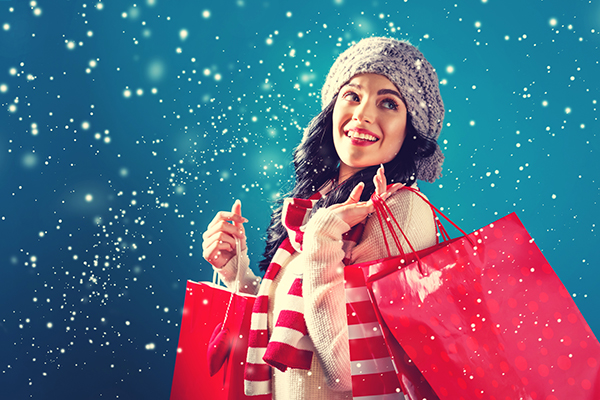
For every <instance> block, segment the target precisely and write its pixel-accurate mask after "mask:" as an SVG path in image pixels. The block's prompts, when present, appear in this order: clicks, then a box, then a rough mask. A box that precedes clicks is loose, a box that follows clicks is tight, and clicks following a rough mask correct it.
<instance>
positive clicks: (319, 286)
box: [219, 190, 436, 400]
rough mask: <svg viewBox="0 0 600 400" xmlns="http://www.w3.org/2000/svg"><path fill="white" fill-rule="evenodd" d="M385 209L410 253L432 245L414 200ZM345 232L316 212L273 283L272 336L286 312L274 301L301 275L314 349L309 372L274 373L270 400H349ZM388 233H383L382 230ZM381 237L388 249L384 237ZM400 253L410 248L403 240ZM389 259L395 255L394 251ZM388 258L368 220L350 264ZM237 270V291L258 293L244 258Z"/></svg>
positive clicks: (233, 264) (228, 279)
mask: <svg viewBox="0 0 600 400" xmlns="http://www.w3.org/2000/svg"><path fill="white" fill-rule="evenodd" d="M387 204H388V206H389V207H390V209H391V210H392V213H393V215H394V217H395V218H396V220H397V221H398V223H399V224H400V226H401V227H402V229H403V230H404V233H405V234H406V236H407V237H408V239H409V240H410V242H411V244H412V245H413V247H414V248H415V250H421V249H424V248H427V247H430V246H433V245H435V243H436V234H435V232H436V231H435V225H434V221H433V213H432V211H431V209H430V207H429V206H428V205H427V204H426V203H425V202H424V201H423V200H421V199H420V198H419V197H418V196H417V195H416V194H414V193H411V192H409V191H403V190H401V191H399V192H397V193H395V194H394V195H392V196H391V197H390V198H389V199H388V200H387ZM349 229H350V226H348V224H346V223H345V222H344V221H342V220H341V219H340V218H339V217H337V216H336V215H335V214H334V213H332V212H331V211H329V210H327V209H320V210H318V211H317V212H316V213H315V215H314V216H313V217H312V218H311V220H310V221H309V223H308V224H307V227H306V232H305V234H304V242H303V250H302V252H301V253H295V254H294V255H293V256H292V257H290V258H289V262H288V263H287V264H286V265H284V266H282V269H281V271H280V272H279V274H278V275H277V278H276V279H275V280H274V281H273V284H272V285H271V288H270V293H269V321H268V326H269V332H271V331H272V329H273V325H274V323H275V321H277V317H278V315H279V312H280V311H281V310H282V309H284V308H285V307H284V306H283V305H282V304H280V303H281V302H278V301H277V298H278V297H280V298H284V297H285V293H283V292H284V291H285V288H289V287H290V284H291V281H293V280H294V279H295V278H296V277H297V275H299V274H302V275H303V286H302V291H303V297H304V317H305V319H306V325H307V327H308V333H309V335H310V338H311V339H312V342H313V345H314V357H313V361H312V366H311V368H310V370H300V369H288V370H287V371H286V372H281V371H279V370H278V369H276V368H273V376H272V393H273V399H274V400H338V399H352V383H351V375H350V354H349V345H348V325H347V320H346V305H345V296H344V272H343V268H344V264H343V263H342V259H343V258H344V256H345V254H344V250H343V249H342V234H343V233H344V232H346V231H348V230H349ZM386 232H387V229H386ZM386 237H387V238H388V241H389V242H390V246H391V247H392V248H393V241H392V239H391V235H390V234H389V232H388V233H387V235H386ZM402 247H403V249H404V251H405V252H407V253H409V252H410V251H411V250H410V247H409V246H408V245H407V244H406V243H405V242H404V240H403V239H402ZM392 255H398V252H397V250H395V249H393V251H392ZM385 257H388V253H387V250H386V247H385V243H384V240H383V235H382V232H381V227H380V225H379V222H378V220H377V217H376V216H373V217H371V218H369V220H368V221H367V224H366V226H365V230H364V232H363V235H362V238H361V240H360V242H359V243H358V244H357V246H356V247H354V249H353V250H352V254H351V255H350V259H351V260H352V262H353V263H361V262H365V261H373V260H377V259H380V258H385ZM241 264H242V265H241V266H240V267H241V268H244V269H245V270H246V271H247V272H246V274H245V276H244V277H243V278H242V282H241V283H242V285H241V287H242V288H243V289H242V290H243V291H245V292H248V293H254V294H255V293H256V292H257V291H258V282H259V281H260V278H257V277H256V276H255V275H254V273H253V272H252V271H251V270H250V269H249V268H248V265H249V259H248V256H247V254H245V253H244V254H243V255H242V258H241ZM237 268H238V265H237V261H236V260H235V257H234V259H232V260H231V261H230V262H229V263H228V264H227V265H225V266H224V267H223V268H222V269H220V270H219V272H220V274H221V277H222V278H223V281H224V282H225V283H226V284H227V285H228V286H230V285H232V284H233V280H234V279H235V275H236V272H237Z"/></svg>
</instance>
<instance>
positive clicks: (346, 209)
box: [329, 165, 404, 227]
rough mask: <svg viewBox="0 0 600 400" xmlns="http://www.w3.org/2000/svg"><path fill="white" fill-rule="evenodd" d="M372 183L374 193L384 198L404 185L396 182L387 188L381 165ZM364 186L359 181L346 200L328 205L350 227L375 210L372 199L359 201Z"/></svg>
mask: <svg viewBox="0 0 600 400" xmlns="http://www.w3.org/2000/svg"><path fill="white" fill-rule="evenodd" d="M373 183H374V184H375V193H377V194H378V195H379V196H380V197H381V198H382V199H384V200H385V199H387V198H388V197H389V196H391V195H392V194H393V193H395V192H396V191H398V190H399V189H400V188H402V187H403V186H404V184H402V183H396V184H394V185H392V186H391V187H390V188H389V189H387V188H386V187H387V179H386V178H385V173H384V169H383V165H382V166H381V167H379V169H378V170H377V173H376V174H375V176H374V177H373ZM364 188H365V184H364V183H362V182H360V183H359V184H358V185H356V187H355V188H354V189H353V190H352V193H350V196H349V197H348V200H346V201H345V202H343V203H341V204H334V205H332V206H330V207H329V209H330V210H332V211H333V212H334V213H336V214H337V215H338V217H340V218H341V219H342V220H343V221H344V222H346V223H347V224H348V225H350V226H351V227H352V226H354V225H356V224H358V223H360V222H362V221H363V220H364V219H365V218H367V215H369V214H370V213H372V212H374V211H375V207H374V206H373V202H372V200H370V199H369V201H360V196H361V194H362V191H363V189H364Z"/></svg>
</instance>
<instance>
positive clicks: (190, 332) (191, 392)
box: [171, 281, 266, 400]
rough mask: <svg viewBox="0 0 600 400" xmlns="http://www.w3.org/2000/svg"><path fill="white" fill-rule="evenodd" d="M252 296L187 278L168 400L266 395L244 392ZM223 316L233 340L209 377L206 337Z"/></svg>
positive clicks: (221, 321) (210, 334)
mask: <svg viewBox="0 0 600 400" xmlns="http://www.w3.org/2000/svg"><path fill="white" fill-rule="evenodd" d="M254 299H255V297H254V296H251V295H245V294H242V293H237V294H236V293H232V292H231V291H230V290H228V289H227V288H225V287H222V286H218V285H216V284H214V283H210V282H200V283H196V282H192V281H188V283H187V288H186V295H185V303H184V306H183V317H182V319H181V327H180V332H179V344H178V346H177V356H176V360H175V371H174V374H173V384H172V387H171V400H195V399H198V400H200V399H211V400H221V399H228V400H234V399H246V398H252V399H255V400H256V399H266V397H263V396H252V397H246V396H244V365H245V363H246V352H247V349H248V333H249V331H250V318H251V315H252V305H253V304H254ZM225 315H227V318H226V319H225ZM223 321H225V324H224V325H225V328H227V329H229V334H230V335H232V337H233V338H234V340H233V341H232V347H231V350H230V353H229V357H228V359H227V360H226V361H225V363H224V364H223V367H222V368H221V369H220V370H219V371H218V372H217V373H216V374H215V375H214V376H212V377H211V376H210V373H209V365H208V361H207V351H208V348H209V340H210V339H211V336H213V333H214V332H215V327H216V326H217V325H218V324H220V323H223Z"/></svg>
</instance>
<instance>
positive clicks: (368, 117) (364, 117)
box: [352, 101, 375, 124]
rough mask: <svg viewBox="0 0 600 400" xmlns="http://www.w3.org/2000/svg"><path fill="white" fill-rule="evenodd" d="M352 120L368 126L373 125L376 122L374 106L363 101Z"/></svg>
mask: <svg viewBox="0 0 600 400" xmlns="http://www.w3.org/2000/svg"><path fill="white" fill-rule="evenodd" d="M352 119H354V120H355V121H358V122H364V123H367V124H371V123H373V121H374V120H375V111H374V109H373V106H372V105H371V104H370V102H368V101H363V102H361V103H360V104H359V105H357V106H356V108H355V109H354V114H353V115H352Z"/></svg>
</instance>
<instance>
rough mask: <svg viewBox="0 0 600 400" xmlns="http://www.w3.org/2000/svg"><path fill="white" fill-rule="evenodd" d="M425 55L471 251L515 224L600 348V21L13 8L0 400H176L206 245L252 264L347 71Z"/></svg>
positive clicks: (594, 13) (426, 10)
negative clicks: (230, 234) (209, 230)
mask: <svg viewBox="0 0 600 400" xmlns="http://www.w3.org/2000/svg"><path fill="white" fill-rule="evenodd" d="M371 35H389V36H393V37H396V38H403V39H409V40H410V41H411V42H412V43H413V44H415V45H418V47H419V48H420V49H421V51H422V52H423V53H424V54H425V55H426V57H427V58H428V59H429V61H430V62H431V63H432V64H433V65H434V67H436V68H437V70H438V74H439V78H440V80H441V88H442V95H443V97H444V101H445V104H446V110H447V112H446V120H445V124H444V129H443V130H442V134H441V137H440V143H441V145H442V147H443V149H444V151H445V154H446V162H445V164H444V176H443V178H442V179H440V180H439V181H437V182H436V183H435V184H422V186H421V187H422V189H423V190H424V192H425V193H426V194H427V195H428V196H429V197H430V199H432V201H433V202H434V204H437V205H438V206H439V207H443V210H444V211H447V213H448V215H449V216H450V217H451V218H452V219H453V220H454V221H455V222H457V223H458V224H459V225H460V226H461V227H462V228H463V229H465V230H467V231H472V230H474V229H477V228H479V227H481V226H483V225H486V224H488V223H490V222H493V221H494V220H496V219H498V218H500V217H502V216H504V215H506V214H508V213H510V212H513V211H516V212H517V213H518V215H519V217H520V218H521V220H522V221H523V222H524V224H525V226H526V227H527V228H528V230H529V232H530V233H531V235H532V236H533V237H534V238H535V240H536V243H537V244H538V246H539V247H540V248H541V249H542V251H543V252H544V254H545V256H546V257H547V258H548V260H549V262H550V264H551V265H552V266H553V267H554V269H555V270H556V272H557V274H558V275H559V277H560V278H561V279H562V280H563V282H564V284H565V285H566V287H567V289H568V290H569V292H571V293H572V295H573V298H574V300H575V302H576V303H577V305H578V306H579V307H580V309H581V311H582V313H583V314H584V316H585V317H586V318H587V321H588V323H589V324H590V325H591V327H592V328H593V329H594V330H595V331H596V332H600V316H599V315H598V312H597V310H598V307H599V306H600V294H599V293H598V290H597V288H598V287H599V286H600V277H599V274H598V266H599V264H600V256H599V255H598V252H597V247H598V245H599V242H598V234H597V229H598V228H597V227H596V224H597V223H598V222H599V220H600V218H599V217H600V213H599V205H598V200H599V187H600V185H599V180H600V168H599V166H598V152H599V151H600V149H599V148H598V146H599V143H600V142H599V138H598V132H599V123H598V111H597V108H598V100H600V93H599V83H598V82H599V79H598V76H600V66H599V64H598V61H597V60H598V54H600V53H599V52H598V45H599V44H600V1H599V0H591V1H581V0H573V1H569V2H567V1H564V0H543V1H542V0H525V1H524V0H502V1H500V0H458V1H455V2H452V1H444V0H437V1H434V0H422V1H417V0H393V1H392V0H390V1H387V2H385V1H379V0H368V1H351V0H319V1H312V0H311V1H304V2H287V1H275V0H266V1H258V0H256V1H255V0H224V1H222V2H208V1H183V0H180V1H167V0H140V1H139V2H131V1H114V0H113V1H110V0H109V1H102V2H96V1H92V2H86V1H80V0H71V1H69V0H52V1H50V0H40V1H16V0H14V1H10V0H3V1H0V171H1V172H0V188H1V190H0V205H1V206H2V207H1V209H0V235H1V240H0V398H2V399H30V398H32V399H84V398H85V399H100V398H102V399H117V398H118V399H164V398H168V395H169V390H170V384H171V378H172V373H173V367H174V363H175V354H176V347H177V338H178V334H179V326H178V324H179V322H180V319H181V309H182V306H183V299H184V294H185V282H186V280H187V279H192V280H209V279H210V278H211V276H212V274H211V268H210V267H209V266H208V264H207V263H206V262H204V261H203V260H202V257H201V256H202V250H201V234H202V232H203V231H204V229H205V228H206V225H207V224H208V223H209V221H210V220H211V219H212V216H213V215H214V213H215V212H216V211H218V210H221V209H229V208H230V207H231V204H232V203H233V201H234V200H235V199H236V198H239V199H241V200H242V205H243V206H242V211H243V214H244V215H245V216H246V217H247V218H248V219H249V220H250V222H249V224H247V225H248V226H247V228H246V229H247V233H248V236H249V249H250V253H251V258H252V259H253V260H254V261H258V259H259V257H258V256H259V255H260V254H261V253H262V243H263V233H264V230H265V228H266V226H267V224H268V221H269V214H270V207H271V206H272V205H273V200H275V199H276V198H277V195H278V193H279V192H280V191H281V190H284V189H286V188H289V184H290V176H291V173H292V170H291V168H290V165H289V163H290V155H291V152H292V150H293V148H294V147H295V146H296V145H297V144H298V142H299V139H300V137H301V133H302V129H303V128H304V127H305V126H306V124H307V123H308V121H309V120H310V119H311V118H312V116H314V115H315V114H316V113H318V112H319V111H320V102H319V91H320V88H321V85H322V84H323V81H324V78H325V75H326V73H327V71H328V68H329V67H330V66H331V64H332V62H333V60H334V59H335V57H336V55H337V54H339V53H340V52H341V51H343V50H344V49H346V48H347V47H348V45H349V44H351V43H352V42H354V41H358V40H359V39H361V38H362V37H365V36H371Z"/></svg>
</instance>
